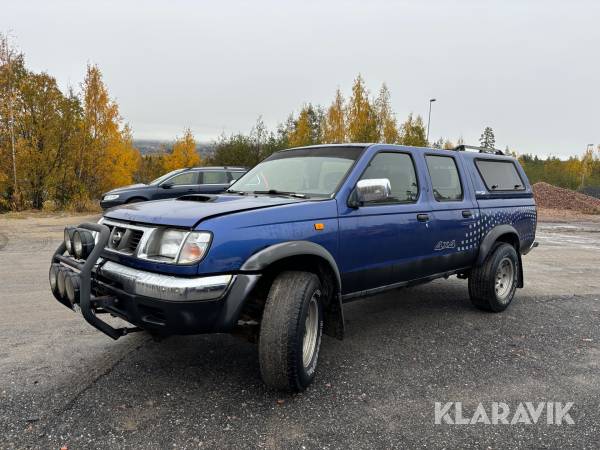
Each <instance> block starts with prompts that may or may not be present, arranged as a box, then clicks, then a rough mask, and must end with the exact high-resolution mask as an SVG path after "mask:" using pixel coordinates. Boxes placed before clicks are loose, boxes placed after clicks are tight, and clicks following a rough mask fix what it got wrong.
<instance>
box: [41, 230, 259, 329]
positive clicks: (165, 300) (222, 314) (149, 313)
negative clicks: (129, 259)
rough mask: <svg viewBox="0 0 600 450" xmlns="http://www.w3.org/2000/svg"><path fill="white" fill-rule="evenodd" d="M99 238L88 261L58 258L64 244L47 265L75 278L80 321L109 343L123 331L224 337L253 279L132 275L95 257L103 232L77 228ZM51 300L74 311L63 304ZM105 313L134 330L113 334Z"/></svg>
mask: <svg viewBox="0 0 600 450" xmlns="http://www.w3.org/2000/svg"><path fill="white" fill-rule="evenodd" d="M80 228H86V229H90V230H94V231H97V232H98V233H99V236H98V242H97V244H96V247H95V248H94V250H93V251H92V254H91V255H90V257H89V258H88V259H87V260H86V261H85V262H84V263H83V264H82V263H81V262H80V261H77V260H75V259H73V258H71V257H69V256H66V255H64V253H65V245H64V243H63V244H61V246H60V247H59V248H58V249H57V250H56V252H55V254H54V256H53V260H52V262H59V263H61V264H62V265H63V266H66V267H68V268H69V270H73V271H74V272H76V273H78V276H79V278H80V294H79V302H78V303H77V304H76V305H77V306H79V307H80V308H81V312H82V314H83V316H84V318H85V319H86V320H87V321H88V322H89V323H90V324H91V325H93V326H94V327H96V328H97V329H99V330H100V331H102V332H104V333H105V334H107V335H109V336H110V337H112V338H113V339H117V338H119V337H120V336H123V335H125V334H127V333H128V332H129V331H132V330H137V329H140V328H141V329H146V330H149V331H152V332H154V333H157V334H163V335H170V334H199V333H211V332H228V331H231V330H232V329H233V328H234V327H235V325H236V324H237V321H238V318H239V315H240V312H241V310H242V307H243V305H244V302H245V300H246V298H247V297H248V295H249V293H250V292H251V291H252V289H253V288H254V286H255V285H256V283H257V281H258V279H259V278H260V275H259V274H249V273H241V274H223V275H215V276H207V277H194V278H190V277H176V276H171V275H164V274H158V273H153V272H147V271H142V270H138V269H134V268H131V267H128V266H124V265H122V264H118V263H116V262H113V261H108V260H105V259H103V258H101V257H100V255H101V253H102V250H103V249H104V247H105V245H106V242H107V241H108V236H109V233H108V227H106V226H105V225H101V224H82V225H80ZM55 296H56V299H57V300H58V301H59V302H60V303H61V304H63V305H65V306H67V307H68V308H71V309H76V308H75V305H71V304H70V303H69V301H68V300H67V299H64V298H59V296H58V295H56V294H55ZM102 313H109V314H111V315H114V316H117V317H120V318H122V319H124V320H125V321H127V322H129V323H131V324H133V325H134V326H135V328H133V329H132V328H114V327H112V326H111V325H109V324H108V323H107V322H104V321H103V320H101V319H100V318H99V317H98V315H100V314H102Z"/></svg>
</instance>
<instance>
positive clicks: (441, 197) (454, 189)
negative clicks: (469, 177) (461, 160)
mask: <svg viewBox="0 0 600 450" xmlns="http://www.w3.org/2000/svg"><path fill="white" fill-rule="evenodd" d="M425 159H426V161H427V169H428V170H429V176H430V178H431V186H432V188H433V196H434V198H435V199H436V200H437V201H438V202H451V201H456V200H462V197H463V191H462V186H461V184H460V177H459V176H458V169H457V168H456V161H454V158H451V157H449V156H434V155H427V156H426V157H425Z"/></svg>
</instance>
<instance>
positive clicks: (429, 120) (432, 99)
mask: <svg viewBox="0 0 600 450" xmlns="http://www.w3.org/2000/svg"><path fill="white" fill-rule="evenodd" d="M433 102H435V98H430V99H429V116H428V117H427V145H429V124H430V123H431V104H432V103H433Z"/></svg>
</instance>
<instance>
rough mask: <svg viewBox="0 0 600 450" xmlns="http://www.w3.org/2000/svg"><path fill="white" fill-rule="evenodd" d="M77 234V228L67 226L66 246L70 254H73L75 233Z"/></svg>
mask: <svg viewBox="0 0 600 450" xmlns="http://www.w3.org/2000/svg"><path fill="white" fill-rule="evenodd" d="M74 234H75V228H73V227H67V228H65V247H66V248H67V252H69V254H70V255H73V235H74Z"/></svg>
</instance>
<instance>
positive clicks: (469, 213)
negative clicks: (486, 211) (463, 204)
mask: <svg viewBox="0 0 600 450" xmlns="http://www.w3.org/2000/svg"><path fill="white" fill-rule="evenodd" d="M472 215H473V213H472V212H471V211H469V210H468V209H467V210H465V211H463V212H462V216H463V217H464V218H465V219H467V218H469V217H471V216H472Z"/></svg>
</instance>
